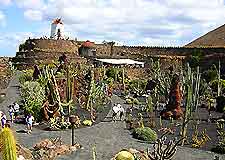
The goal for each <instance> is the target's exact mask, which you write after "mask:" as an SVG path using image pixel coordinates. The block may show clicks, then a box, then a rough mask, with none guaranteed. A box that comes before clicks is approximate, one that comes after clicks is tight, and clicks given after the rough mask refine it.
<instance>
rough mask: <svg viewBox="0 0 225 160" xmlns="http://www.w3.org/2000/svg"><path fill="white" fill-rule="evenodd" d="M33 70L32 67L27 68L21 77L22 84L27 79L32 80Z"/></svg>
mask: <svg viewBox="0 0 225 160" xmlns="http://www.w3.org/2000/svg"><path fill="white" fill-rule="evenodd" d="M33 72H34V71H33V70H32V69H28V70H25V71H24V72H23V73H22V74H21V75H20V77H19V82H20V84H24V83H25V82H26V81H32V79H33Z"/></svg>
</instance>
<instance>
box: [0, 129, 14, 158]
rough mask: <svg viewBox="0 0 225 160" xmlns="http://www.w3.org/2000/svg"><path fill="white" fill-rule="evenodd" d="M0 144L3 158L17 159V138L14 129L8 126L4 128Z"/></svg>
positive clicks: (0, 136)
mask: <svg viewBox="0 0 225 160" xmlns="http://www.w3.org/2000/svg"><path fill="white" fill-rule="evenodd" d="M0 145H1V148H0V149H1V150H0V151H1V152H2V158H3V160H16V159H17V154H16V140H15V137H14V135H13V133H12V130H11V129H10V128H8V127H5V128H3V129H2V132H1V134H0Z"/></svg>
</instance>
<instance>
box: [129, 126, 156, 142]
mask: <svg viewBox="0 0 225 160" xmlns="http://www.w3.org/2000/svg"><path fill="white" fill-rule="evenodd" d="M133 137H134V138H137V139H140V140H144V141H148V142H154V141H156V140H157V138H158V136H157V133H156V132H155V131H154V130H152V129H151V128H149V127H144V128H136V129H134V131H133Z"/></svg>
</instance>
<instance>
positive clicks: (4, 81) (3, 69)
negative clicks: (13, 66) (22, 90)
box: [0, 57, 11, 92]
mask: <svg viewBox="0 0 225 160" xmlns="http://www.w3.org/2000/svg"><path fill="white" fill-rule="evenodd" d="M10 76H11V72H10V68H9V58H8V57H0V79H1V81H0V92H1V90H2V89H4V88H6V87H7V85H8V82H9V79H10Z"/></svg>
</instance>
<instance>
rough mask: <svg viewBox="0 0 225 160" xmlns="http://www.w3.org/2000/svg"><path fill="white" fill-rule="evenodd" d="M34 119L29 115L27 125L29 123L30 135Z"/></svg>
mask: <svg viewBox="0 0 225 160" xmlns="http://www.w3.org/2000/svg"><path fill="white" fill-rule="evenodd" d="M33 121H34V117H33V116H32V115H31V114H29V115H28V116H27V118H26V123H27V133H28V134H30V133H31V131H32V125H33Z"/></svg>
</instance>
